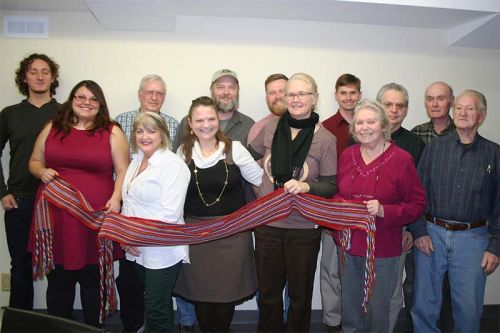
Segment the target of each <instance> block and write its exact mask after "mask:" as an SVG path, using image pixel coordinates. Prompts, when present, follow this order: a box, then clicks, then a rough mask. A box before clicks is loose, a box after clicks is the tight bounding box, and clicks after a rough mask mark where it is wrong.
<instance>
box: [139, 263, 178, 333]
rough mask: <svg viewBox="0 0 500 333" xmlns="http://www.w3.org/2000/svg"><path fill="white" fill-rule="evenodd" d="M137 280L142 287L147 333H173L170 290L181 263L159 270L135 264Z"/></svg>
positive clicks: (172, 309)
mask: <svg viewBox="0 0 500 333" xmlns="http://www.w3.org/2000/svg"><path fill="white" fill-rule="evenodd" d="M135 267H136V270H137V275H138V276H139V280H140V281H141V282H142V283H143V285H144V305H145V307H146V320H147V323H148V332H151V333H153V332H173V330H174V304H173V301H172V290H173V289H174V285H175V281H176V280H177V276H178V275H179V271H180V269H181V263H180V262H178V263H177V264H175V265H173V266H170V267H167V268H161V269H149V268H145V267H144V266H141V265H139V264H135Z"/></svg>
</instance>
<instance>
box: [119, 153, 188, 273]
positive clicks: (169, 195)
mask: <svg viewBox="0 0 500 333" xmlns="http://www.w3.org/2000/svg"><path fill="white" fill-rule="evenodd" d="M143 158H144V155H143V153H142V151H139V152H138V153H136V154H134V155H133V158H132V162H131V163H130V165H129V167H128V169H127V173H126V174H125V179H124V181H123V187H122V200H123V207H122V211H121V213H122V214H123V215H125V216H134V217H140V218H145V219H151V220H158V221H163V222H165V223H173V224H184V217H183V215H184V202H185V199H186V192H187V188H188V185H189V180H190V178H191V173H190V172H189V168H188V167H187V165H186V163H185V162H184V161H183V160H182V159H181V158H180V157H179V156H177V155H176V154H174V153H173V152H171V151H170V150H157V151H156V152H155V153H154V154H153V156H151V158H150V159H149V160H148V166H147V167H146V169H145V170H144V171H143V172H141V173H140V174H137V173H138V171H139V168H140V165H141V163H142V160H143ZM139 250H140V251H141V254H140V255H139V256H137V257H134V256H133V255H131V254H129V253H127V259H128V260H130V261H135V262H137V263H138V264H140V265H142V266H144V267H146V268H150V269H160V268H166V267H170V266H173V265H175V264H176V263H178V262H179V261H181V260H186V261H188V246H187V245H178V246H150V247H139Z"/></svg>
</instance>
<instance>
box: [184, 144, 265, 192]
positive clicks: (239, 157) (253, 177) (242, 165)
mask: <svg viewBox="0 0 500 333" xmlns="http://www.w3.org/2000/svg"><path fill="white" fill-rule="evenodd" d="M225 146H226V145H225V144H224V142H219V146H218V147H217V149H216V150H215V151H214V152H213V153H212V154H210V156H208V157H204V156H203V154H202V152H201V147H200V144H199V143H198V141H195V142H194V146H193V154H192V159H193V161H194V164H195V165H196V167H197V168H199V169H206V168H210V167H212V166H214V165H216V164H217V162H219V161H220V160H222V159H225V158H226V154H224V147H225ZM177 154H178V155H179V156H180V157H181V158H182V159H183V160H184V159H185V156H184V154H183V153H182V146H181V147H179V148H178V149H177ZM232 155H233V156H232V157H233V161H234V163H235V164H236V165H237V166H238V168H239V169H240V172H241V175H242V176H243V178H244V179H245V180H246V181H247V182H249V183H250V184H252V185H255V186H259V185H260V183H262V175H263V174H264V171H263V170H262V168H261V167H260V166H259V165H258V164H257V162H255V160H254V159H253V157H252V155H250V153H249V152H248V150H247V149H246V148H245V147H243V145H242V144H241V142H239V141H233V142H232Z"/></svg>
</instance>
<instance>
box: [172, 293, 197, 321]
mask: <svg viewBox="0 0 500 333" xmlns="http://www.w3.org/2000/svg"><path fill="white" fill-rule="evenodd" d="M175 303H176V304H177V316H178V319H179V325H181V326H193V325H194V323H195V322H196V312H195V311H194V304H193V303H191V302H189V301H187V300H186V299H184V298H182V297H178V296H177V297H175Z"/></svg>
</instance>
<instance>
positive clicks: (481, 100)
mask: <svg viewBox="0 0 500 333" xmlns="http://www.w3.org/2000/svg"><path fill="white" fill-rule="evenodd" d="M464 95H472V96H475V97H476V99H477V103H476V108H477V109H478V110H479V111H481V112H486V110H487V109H488V104H487V103H486V97H485V96H484V95H483V94H482V93H480V92H479V91H477V90H473V89H467V90H465V91H464V92H463V93H461V94H460V95H458V96H457V98H456V99H455V101H456V100H458V99H459V98H460V97H461V96H464ZM453 107H455V106H453Z"/></svg>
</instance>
